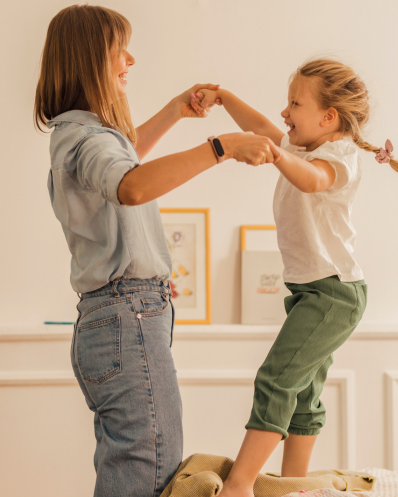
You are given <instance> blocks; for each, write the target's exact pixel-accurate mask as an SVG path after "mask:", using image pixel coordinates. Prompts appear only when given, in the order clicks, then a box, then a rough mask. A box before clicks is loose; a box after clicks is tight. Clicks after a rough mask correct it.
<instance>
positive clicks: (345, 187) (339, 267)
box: [274, 135, 363, 283]
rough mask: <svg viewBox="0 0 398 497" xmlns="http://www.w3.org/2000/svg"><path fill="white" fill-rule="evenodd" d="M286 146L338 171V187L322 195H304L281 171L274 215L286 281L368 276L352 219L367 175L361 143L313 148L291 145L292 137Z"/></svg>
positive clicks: (344, 142) (345, 140) (346, 140)
mask: <svg viewBox="0 0 398 497" xmlns="http://www.w3.org/2000/svg"><path fill="white" fill-rule="evenodd" d="M280 146H281V148H283V149H285V150H287V151H288V152H291V153H292V154H294V155H296V156H297V157H301V158H302V159H304V160H307V161H312V160H314V159H322V160H325V161H327V162H329V163H330V164H331V166H332V167H333V168H334V169H335V171H336V179H335V181H334V183H333V185H332V186H331V187H330V188H328V189H327V190H325V191H323V192H318V193H303V192H301V191H300V190H299V189H298V188H296V187H295V186H293V185H292V184H291V183H290V182H289V181H288V180H287V179H286V178H285V177H284V176H283V175H282V174H281V175H280V178H279V180H278V184H277V186H276V190H275V195H274V216H275V222H276V228H277V236H278V245H279V249H280V251H281V254H282V258H283V263H284V266H285V270H284V273H283V277H284V280H285V281H286V282H288V283H309V282H311V281H315V280H319V279H322V278H327V277H328V276H334V275H337V276H338V277H339V278H340V280H341V281H357V280H361V279H363V274H362V270H361V268H360V267H359V266H358V264H357V262H356V261H355V259H354V257H353V252H354V248H355V239H356V232H355V229H354V227H353V225H352V223H351V212H352V204H353V200H354V196H355V193H356V191H357V189H358V185H359V181H360V179H361V167H360V159H359V156H358V148H357V146H356V145H355V144H354V143H353V141H352V140H351V139H350V138H347V137H345V138H343V139H342V140H338V141H335V142H326V143H324V144H323V145H321V146H320V147H318V148H317V149H315V150H313V151H312V152H307V151H305V148H302V147H296V146H293V145H290V143H289V136H288V135H285V136H284V137H283V138H282V141H281V145H280Z"/></svg>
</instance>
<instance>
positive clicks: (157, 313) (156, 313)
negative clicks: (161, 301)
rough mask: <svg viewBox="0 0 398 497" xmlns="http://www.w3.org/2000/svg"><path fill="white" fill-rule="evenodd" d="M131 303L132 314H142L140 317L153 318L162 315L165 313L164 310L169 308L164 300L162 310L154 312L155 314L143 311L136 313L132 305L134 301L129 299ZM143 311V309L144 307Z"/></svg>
mask: <svg viewBox="0 0 398 497" xmlns="http://www.w3.org/2000/svg"><path fill="white" fill-rule="evenodd" d="M131 302H132V304H133V309H134V312H135V313H136V314H142V316H145V317H153V316H160V315H162V314H164V313H165V312H166V309H167V308H168V307H169V303H168V301H167V300H165V302H166V306H165V308H164V309H162V310H161V311H156V312H145V311H137V310H136V308H135V305H134V299H133V298H131ZM144 309H145V307H144Z"/></svg>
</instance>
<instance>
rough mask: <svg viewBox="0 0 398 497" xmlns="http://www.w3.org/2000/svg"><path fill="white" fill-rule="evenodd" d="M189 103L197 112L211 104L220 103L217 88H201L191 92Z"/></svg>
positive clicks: (209, 106)
mask: <svg viewBox="0 0 398 497" xmlns="http://www.w3.org/2000/svg"><path fill="white" fill-rule="evenodd" d="M191 105H192V107H193V108H194V109H195V110H196V111H197V112H200V111H203V110H208V109H211V107H213V105H222V102H221V98H220V95H219V92H218V91H217V90H205V89H204V88H201V89H200V90H199V91H197V92H196V93H192V94H191Z"/></svg>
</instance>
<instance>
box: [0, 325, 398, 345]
mask: <svg viewBox="0 0 398 497" xmlns="http://www.w3.org/2000/svg"><path fill="white" fill-rule="evenodd" d="M280 328H281V327H280V326H258V325H244V324H211V325H176V327H175V331H174V339H175V340H176V341H181V340H274V339H275V338H276V336H277V334H278V332H279V330H280ZM72 333H73V325H44V324H43V325H40V324H37V325H34V324H32V323H26V324H22V323H19V324H13V323H10V324H6V323H3V324H0V342H8V341H13V342H14V341H43V340H47V341H48V340H51V341H54V340H55V341H56V340H61V341H64V340H70V339H71V337H72ZM350 340H398V323H360V324H359V326H358V327H357V329H356V330H355V331H354V333H353V334H352V335H351V337H350Z"/></svg>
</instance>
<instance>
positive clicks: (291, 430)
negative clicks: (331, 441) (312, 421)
mask: <svg viewBox="0 0 398 497" xmlns="http://www.w3.org/2000/svg"><path fill="white" fill-rule="evenodd" d="M287 431H288V432H289V433H291V434H292V435H319V434H320V433H321V430H320V429H319V428H313V429H311V430H306V429H301V430H299V429H297V428H288V429H287Z"/></svg>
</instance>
